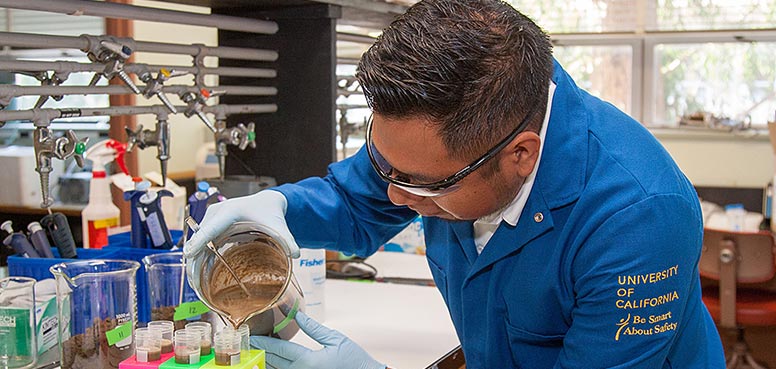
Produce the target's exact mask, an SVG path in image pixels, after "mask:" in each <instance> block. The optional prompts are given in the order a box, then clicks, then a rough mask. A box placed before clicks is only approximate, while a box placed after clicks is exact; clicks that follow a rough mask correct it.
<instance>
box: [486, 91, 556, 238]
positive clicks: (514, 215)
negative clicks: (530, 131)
mask: <svg viewBox="0 0 776 369" xmlns="http://www.w3.org/2000/svg"><path fill="white" fill-rule="evenodd" d="M554 94H555V83H554V82H550V88H549V93H548V94H547V111H546V112H545V113H544V122H543V123H542V128H541V130H540V131H539V138H540V139H541V142H540V144H539V157H538V158H537V159H536V164H535V165H534V168H533V171H532V172H531V174H529V175H528V177H526V179H525V183H523V186H522V187H521V188H520V191H519V192H518V193H517V196H515V199H514V200H512V202H511V203H510V204H509V205H508V206H507V207H506V208H504V209H503V210H502V211H501V212H497V213H493V214H490V215H486V216H484V217H482V218H479V219H477V221H476V222H482V223H490V224H499V223H501V221H502V220H503V221H505V222H507V223H509V225H511V226H513V227H514V226H516V225H517V221H518V220H519V219H520V214H522V213H523V208H525V204H526V203H527V202H528V195H530V194H531V189H532V188H533V184H534V180H535V179H536V172H537V171H538V170H539V163H540V162H541V160H542V152H543V151H544V141H545V138H546V137H547V126H548V125H549V123H550V112H551V111H552V97H553V95H554Z"/></svg>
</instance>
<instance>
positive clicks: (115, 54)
mask: <svg viewBox="0 0 776 369" xmlns="http://www.w3.org/2000/svg"><path fill="white" fill-rule="evenodd" d="M86 55H87V56H88V57H89V60H91V61H92V62H95V63H103V64H105V69H104V70H103V71H102V72H100V73H96V74H95V75H94V78H92V80H91V81H90V82H89V86H95V85H96V84H97V82H99V81H100V78H102V77H105V79H108V80H110V79H112V78H113V77H114V76H116V75H118V76H119V78H120V79H121V81H123V82H124V84H126V85H127V87H129V89H130V90H132V92H134V93H136V94H139V93H140V89H139V88H137V86H136V85H135V83H134V82H132V78H129V75H128V74H127V73H126V72H124V62H126V61H127V59H129V58H130V57H131V56H132V49H131V48H130V47H129V46H127V45H122V44H119V43H117V42H113V41H110V40H102V41H100V42H99V43H96V44H92V43H90V46H89V49H88V50H87V51H86Z"/></svg>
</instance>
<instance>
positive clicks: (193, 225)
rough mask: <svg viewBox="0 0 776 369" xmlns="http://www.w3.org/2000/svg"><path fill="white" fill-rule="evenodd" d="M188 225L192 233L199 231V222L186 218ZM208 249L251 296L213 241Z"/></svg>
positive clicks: (209, 242)
mask: <svg viewBox="0 0 776 369" xmlns="http://www.w3.org/2000/svg"><path fill="white" fill-rule="evenodd" d="M186 225H188V226H189V228H191V230H192V232H194V233H196V232H197V231H199V224H197V221H195V220H194V218H192V217H186ZM207 248H209V249H210V251H213V253H214V254H216V257H217V258H218V260H219V261H221V263H222V264H224V266H225V267H226V270H228V271H229V274H231V275H232V278H234V280H235V281H237V284H239V285H240V288H242V290H243V292H245V295H247V296H250V295H251V293H250V292H248V288H247V287H245V284H243V282H242V280H240V278H239V277H238V276H237V273H235V272H234V270H233V269H232V267H231V266H229V264H228V263H227V262H226V260H224V257H223V256H221V253H220V252H218V250H217V249H216V245H214V244H213V241H208V242H207Z"/></svg>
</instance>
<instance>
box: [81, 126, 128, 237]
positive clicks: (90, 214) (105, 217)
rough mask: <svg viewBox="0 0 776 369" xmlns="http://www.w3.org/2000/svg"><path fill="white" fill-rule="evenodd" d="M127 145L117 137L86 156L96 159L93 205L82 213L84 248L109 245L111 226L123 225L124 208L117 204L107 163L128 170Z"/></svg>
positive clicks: (98, 146) (85, 155)
mask: <svg viewBox="0 0 776 369" xmlns="http://www.w3.org/2000/svg"><path fill="white" fill-rule="evenodd" d="M126 148H127V146H126V144H123V143H120V142H118V141H115V140H105V141H101V142H98V143H97V144H95V145H94V146H92V147H90V148H89V150H86V154H84V157H85V158H86V159H89V160H91V161H92V180H91V182H90V183H89V204H88V205H86V207H85V208H84V210H83V211H82V212H81V227H82V228H83V233H82V234H83V245H84V248H93V249H99V248H102V247H103V246H105V245H107V244H108V228H112V227H116V226H118V225H119V216H120V214H121V211H120V210H119V208H118V207H116V205H113V198H112V196H111V193H110V184H111V180H110V179H109V178H107V174H106V173H105V165H107V164H108V163H110V162H112V161H113V160H116V161H117V163H118V164H119V167H121V170H122V171H123V172H124V173H127V174H129V173H128V171H127V168H126V165H125V164H124V153H125V152H126Z"/></svg>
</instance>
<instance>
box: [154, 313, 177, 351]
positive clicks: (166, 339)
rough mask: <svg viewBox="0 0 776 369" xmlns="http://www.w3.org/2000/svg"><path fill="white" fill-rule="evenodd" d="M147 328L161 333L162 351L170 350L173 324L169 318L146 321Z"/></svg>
mask: <svg viewBox="0 0 776 369" xmlns="http://www.w3.org/2000/svg"><path fill="white" fill-rule="evenodd" d="M148 329H150V330H155V331H159V332H160V333H161V334H162V353H163V354H167V353H170V352H172V333H173V331H174V330H175V324H174V323H173V322H171V321H169V320H154V321H151V322H149V323H148Z"/></svg>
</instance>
